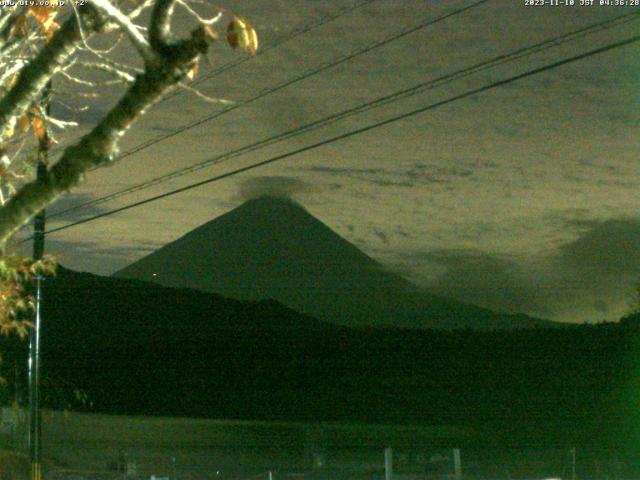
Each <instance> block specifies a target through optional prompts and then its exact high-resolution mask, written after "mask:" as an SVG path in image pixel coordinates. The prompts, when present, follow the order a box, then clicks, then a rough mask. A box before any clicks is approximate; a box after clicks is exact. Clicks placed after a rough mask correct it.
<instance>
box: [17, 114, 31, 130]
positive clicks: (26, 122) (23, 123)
mask: <svg viewBox="0 0 640 480" xmlns="http://www.w3.org/2000/svg"><path fill="white" fill-rule="evenodd" d="M30 126H31V120H30V119H29V115H23V116H21V117H20V120H18V131H19V132H20V133H25V132H26V131H27V130H29V127H30Z"/></svg>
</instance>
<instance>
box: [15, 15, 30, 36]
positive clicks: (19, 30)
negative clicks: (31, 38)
mask: <svg viewBox="0 0 640 480" xmlns="http://www.w3.org/2000/svg"><path fill="white" fill-rule="evenodd" d="M27 33H28V26H27V14H26V12H25V13H23V14H21V15H18V16H17V17H16V19H15V20H14V22H13V25H11V35H12V36H14V37H18V38H23V37H26V36H27Z"/></svg>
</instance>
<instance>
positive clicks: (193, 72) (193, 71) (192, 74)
mask: <svg viewBox="0 0 640 480" xmlns="http://www.w3.org/2000/svg"><path fill="white" fill-rule="evenodd" d="M197 75H198V62H195V63H194V64H193V68H191V70H189V71H188V72H187V78H188V79H189V80H193V79H194V78H196V76H197Z"/></svg>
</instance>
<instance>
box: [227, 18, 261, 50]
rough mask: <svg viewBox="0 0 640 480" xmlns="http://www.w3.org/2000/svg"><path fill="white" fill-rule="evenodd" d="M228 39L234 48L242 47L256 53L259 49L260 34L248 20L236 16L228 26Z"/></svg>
mask: <svg viewBox="0 0 640 480" xmlns="http://www.w3.org/2000/svg"><path fill="white" fill-rule="evenodd" d="M227 41H228V42H229V45H231V47H232V48H238V47H239V48H241V49H242V50H245V51H247V52H249V53H250V54H251V55H255V54H256V52H257V50H258V34H257V33H256V31H255V30H254V28H253V27H252V26H251V24H250V23H249V22H247V20H245V19H244V18H242V17H235V18H234V19H233V20H232V21H231V23H229V26H228V27H227Z"/></svg>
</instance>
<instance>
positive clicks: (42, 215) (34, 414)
mask: <svg viewBox="0 0 640 480" xmlns="http://www.w3.org/2000/svg"><path fill="white" fill-rule="evenodd" d="M50 94H51V81H49V83H48V84H47V86H46V87H45V90H44V92H43V95H42V103H41V105H42V109H43V110H44V111H45V112H46V114H47V115H49V112H50V105H49V103H50V102H49V96H50ZM42 121H43V123H44V119H42ZM49 144H50V142H49V135H48V133H47V132H46V128H45V133H44V134H43V135H42V136H40V137H39V140H38V166H37V170H36V181H39V182H41V181H44V180H45V179H46V177H47V161H48V156H49ZM45 220H46V212H45V209H44V208H43V209H42V210H41V211H40V212H38V214H37V215H36V216H35V217H34V219H33V259H34V260H35V261H38V260H41V259H42V255H43V254H44V229H45ZM43 281H44V279H43V278H42V275H40V274H38V275H37V276H36V278H35V300H36V309H35V315H34V321H33V328H32V329H31V331H30V334H29V442H28V443H29V463H30V467H31V468H30V472H31V475H30V478H31V480H42V460H41V452H42V443H41V436H42V425H41V412H40V327H41V323H42V282H43Z"/></svg>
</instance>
